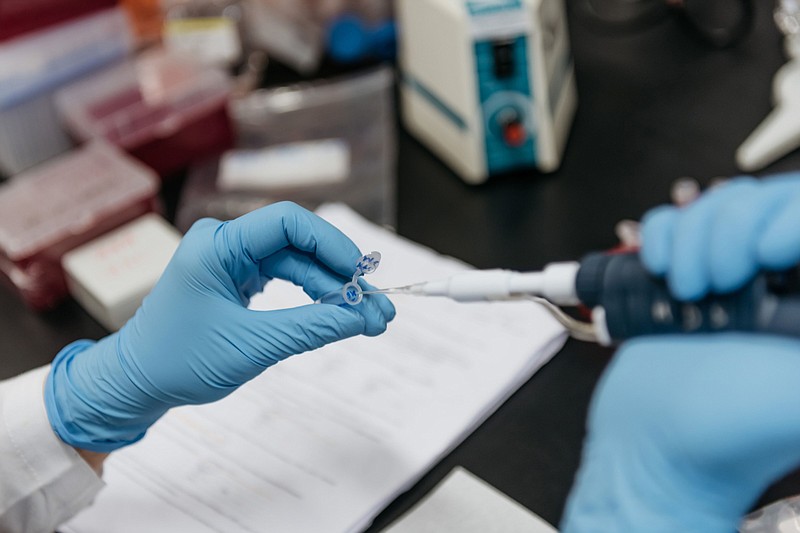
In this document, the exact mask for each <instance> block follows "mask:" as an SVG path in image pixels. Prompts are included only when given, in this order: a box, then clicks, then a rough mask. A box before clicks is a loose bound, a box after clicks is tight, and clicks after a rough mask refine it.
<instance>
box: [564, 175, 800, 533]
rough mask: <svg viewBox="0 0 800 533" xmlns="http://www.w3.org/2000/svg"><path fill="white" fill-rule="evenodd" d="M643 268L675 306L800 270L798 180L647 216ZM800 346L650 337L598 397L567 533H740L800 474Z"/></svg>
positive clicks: (631, 351)
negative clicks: (663, 284)
mask: <svg viewBox="0 0 800 533" xmlns="http://www.w3.org/2000/svg"><path fill="white" fill-rule="evenodd" d="M641 258H642V260H643V262H644V264H645V265H646V266H647V267H648V269H649V270H650V271H651V272H653V273H654V274H656V275H659V276H665V277H666V279H667V282H668V284H669V287H670V290H671V291H672V294H673V295H674V296H675V297H677V298H680V299H683V300H689V301H695V300H698V299H700V298H702V297H703V296H705V295H706V294H708V293H710V292H714V293H727V292H730V291H734V290H736V289H738V288H740V287H741V286H743V285H744V284H745V283H746V282H747V281H749V280H750V279H751V278H752V277H753V276H754V275H755V274H756V273H757V272H759V271H762V270H781V269H786V268H788V267H790V266H793V265H796V264H797V263H798V262H800V175H798V174H789V175H782V176H776V177H772V178H767V179H763V180H760V181H759V180H755V179H751V178H741V179H736V180H732V181H730V182H727V183H725V184H723V185H721V186H719V187H716V188H714V189H712V190H711V191H709V192H708V193H706V194H705V195H703V196H702V197H700V198H699V199H698V200H697V201H695V202H693V203H692V204H690V205H688V206H686V207H683V208H675V207H661V208H657V209H655V210H653V211H651V212H650V213H648V214H647V215H646V216H645V218H644V222H643V228H642V250H641ZM799 376H800V342H798V341H797V340H794V339H791V338H788V337H780V336H773V335H767V334H744V333H717V334H713V335H704V334H693V335H677V334H676V335H664V336H653V337H642V338H639V339H636V340H634V341H630V342H627V343H625V344H624V345H623V346H622V347H621V349H620V350H619V351H618V353H617V354H616V355H615V357H614V360H613V361H612V363H611V365H610V367H609V368H608V369H607V371H606V373H605V375H604V376H603V378H602V379H601V381H600V383H599V384H598V387H597V390H596V391H595V395H594V398H593V401H592V405H591V408H590V413H589V422H588V435H587V439H586V442H585V445H584V452H583V459H582V463H581V467H580V470H579V472H578V476H577V479H576V482H575V485H574V487H573V490H572V493H571V494H570V498H569V501H568V504H567V508H566V510H565V516H564V520H563V523H562V529H561V530H562V532H563V533H581V532H587V531H591V532H619V531H648V532H655V533H658V532H675V531H681V532H703V533H732V532H734V531H736V529H737V526H738V524H739V522H740V520H741V517H742V516H743V515H744V514H746V513H747V512H748V511H749V510H750V509H751V507H752V506H753V505H754V503H755V502H756V501H757V499H758V498H759V496H761V494H762V493H763V491H764V490H765V489H766V488H767V487H768V486H769V485H770V484H771V483H772V482H774V481H775V480H777V479H778V478H779V477H781V476H782V475H784V474H786V473H787V472H788V471H790V470H791V469H793V468H795V467H797V466H798V465H800V387H798V386H797V382H798V377H799Z"/></svg>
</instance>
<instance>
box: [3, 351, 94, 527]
mask: <svg viewBox="0 0 800 533" xmlns="http://www.w3.org/2000/svg"><path fill="white" fill-rule="evenodd" d="M49 370H50V367H49V366H45V367H41V368H37V369H36V370H31V371H30V372H27V373H25V374H22V375H20V376H17V377H15V378H12V379H8V380H5V381H0V532H3V533H17V532H25V533H40V532H41V533H49V532H52V531H54V530H55V528H56V527H57V526H59V525H60V524H62V523H63V522H65V521H66V520H68V519H69V518H70V517H72V516H73V515H75V514H76V513H77V512H78V511H80V510H81V509H82V508H84V507H86V506H87V505H89V504H90V503H91V502H92V500H93V499H94V497H95V495H96V494H97V492H98V491H99V490H100V489H101V488H102V487H103V481H102V480H101V479H100V477H99V476H98V475H97V474H96V473H95V471H94V470H93V469H92V468H91V467H90V466H89V465H88V463H86V461H84V460H83V459H82V458H81V457H80V456H79V455H78V454H77V452H76V451H75V450H74V449H73V448H72V447H70V446H68V445H67V444H65V443H64V442H62V441H61V439H59V438H58V436H56V434H55V433H54V432H53V430H52V428H51V427H50V422H49V420H48V418H47V412H46V411H45V407H44V394H43V390H44V380H45V378H46V377H47V373H48V372H49Z"/></svg>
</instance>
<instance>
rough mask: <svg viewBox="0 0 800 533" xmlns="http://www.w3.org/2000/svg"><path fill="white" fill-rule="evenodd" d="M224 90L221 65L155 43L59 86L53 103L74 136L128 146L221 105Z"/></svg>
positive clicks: (164, 133) (176, 127)
mask: <svg viewBox="0 0 800 533" xmlns="http://www.w3.org/2000/svg"><path fill="white" fill-rule="evenodd" d="M229 93H230V80H229V78H228V76H227V74H225V73H224V72H222V71H221V70H216V69H214V68H211V67H208V66H205V65H202V64H200V63H197V62H196V61H194V60H193V59H192V58H190V57H187V56H182V55H177V54H175V53H172V52H166V51H165V50H163V49H155V50H151V51H149V52H146V53H144V54H142V55H140V56H139V57H138V58H137V59H135V60H132V61H127V62H125V63H123V64H121V65H117V66H114V67H111V68H109V69H105V70H103V71H102V72H99V73H97V74H94V75H92V76H89V77H88V78H86V79H84V80H81V81H79V82H77V83H74V84H72V85H70V86H69V87H66V88H64V89H62V90H60V91H59V92H58V93H57V94H56V105H57V107H58V110H59V113H60V114H61V116H62V117H64V119H65V121H66V123H67V126H68V127H69V128H70V130H71V131H72V133H73V134H74V135H76V136H77V137H79V138H81V139H83V140H88V139H94V138H105V139H107V140H109V141H110V142H112V143H114V144H116V145H118V146H122V147H124V148H132V147H136V146H139V145H141V144H144V143H146V142H148V141H151V140H154V139H159V138H164V137H169V136H170V135H172V134H173V133H175V132H176V131H179V130H180V129H181V128H182V127H183V126H184V125H185V124H187V123H189V122H191V121H193V120H195V119H196V118H198V117H200V116H202V115H204V114H207V113H209V112H210V111H212V110H214V109H217V108H219V106H221V105H225V104H226V102H227V98H228V94H229Z"/></svg>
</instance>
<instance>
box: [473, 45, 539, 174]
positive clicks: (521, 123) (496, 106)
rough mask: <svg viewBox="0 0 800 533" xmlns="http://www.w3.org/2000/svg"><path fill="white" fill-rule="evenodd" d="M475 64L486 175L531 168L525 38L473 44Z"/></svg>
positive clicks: (530, 101)
mask: <svg viewBox="0 0 800 533" xmlns="http://www.w3.org/2000/svg"><path fill="white" fill-rule="evenodd" d="M475 62H476V69H477V73H476V74H477V78H478V94H479V98H480V104H481V110H482V115H483V116H482V118H483V126H484V139H485V149H486V166H487V170H488V172H489V174H493V173H498V172H504V171H507V170H511V169H514V168H519V167H526V166H535V164H536V139H535V131H536V130H535V127H534V124H535V117H534V116H533V112H534V105H533V103H534V100H533V97H534V95H533V91H532V88H531V84H530V79H529V76H528V74H529V67H530V64H529V61H528V40H527V38H526V37H525V36H518V37H514V38H511V39H506V40H503V41H480V42H476V43H475Z"/></svg>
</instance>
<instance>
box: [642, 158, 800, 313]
mask: <svg viewBox="0 0 800 533" xmlns="http://www.w3.org/2000/svg"><path fill="white" fill-rule="evenodd" d="M642 243H643V244H642V250H641V257H642V261H643V262H644V264H645V265H646V266H647V268H649V269H650V270H651V271H652V272H653V273H654V274H657V275H661V276H663V275H665V276H666V277H667V280H668V282H669V286H670V289H671V290H672V292H673V294H674V295H675V296H676V297H678V298H680V299H682V300H697V299H699V298H701V297H703V296H704V295H705V294H706V293H708V292H709V291H713V292H730V291H732V290H735V289H737V288H739V287H741V286H742V285H743V284H744V283H745V282H746V281H747V280H749V279H750V278H751V277H752V276H753V275H754V274H755V273H756V272H758V271H759V270H763V269H767V270H780V269H785V268H789V267H790V266H792V265H795V264H797V263H798V262H800V174H798V173H792V174H783V175H780V176H773V177H770V178H765V179H763V180H760V181H759V180H756V179H754V178H737V179H734V180H731V181H728V182H726V183H724V184H722V185H719V186H718V187H715V188H713V189H711V190H710V191H709V192H708V193H706V194H704V195H703V196H701V197H700V198H699V199H697V200H696V201H695V202H693V203H691V204H689V205H688V206H686V207H683V208H678V207H673V206H663V207H659V208H656V209H654V210H652V211H651V212H649V213H648V214H647V215H645V217H644V219H643V226H642Z"/></svg>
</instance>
